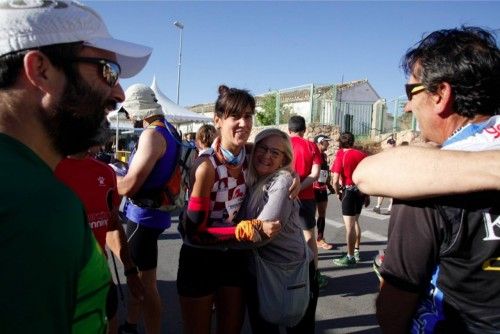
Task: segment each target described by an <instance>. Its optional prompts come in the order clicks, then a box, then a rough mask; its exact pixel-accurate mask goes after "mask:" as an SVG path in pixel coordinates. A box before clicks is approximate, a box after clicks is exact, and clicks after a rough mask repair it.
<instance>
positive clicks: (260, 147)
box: [255, 144, 285, 160]
mask: <svg viewBox="0 0 500 334" xmlns="http://www.w3.org/2000/svg"><path fill="white" fill-rule="evenodd" d="M255 152H256V153H260V154H266V153H267V152H269V153H270V154H271V158H272V159H273V160H275V159H278V158H279V157H280V156H281V155H285V152H283V151H281V150H278V149H277V148H272V147H267V146H266V145H264V144H259V145H257V146H255Z"/></svg>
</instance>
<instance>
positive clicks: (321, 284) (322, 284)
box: [316, 272, 328, 289]
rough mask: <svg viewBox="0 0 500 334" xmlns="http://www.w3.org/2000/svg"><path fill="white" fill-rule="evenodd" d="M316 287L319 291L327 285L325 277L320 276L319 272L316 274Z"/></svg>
mask: <svg viewBox="0 0 500 334" xmlns="http://www.w3.org/2000/svg"><path fill="white" fill-rule="evenodd" d="M316 277H317V280H318V287H319V288H320V289H323V288H325V287H326V286H327V285H328V278H327V277H326V276H325V275H322V274H321V273H320V272H318V274H317V276H316Z"/></svg>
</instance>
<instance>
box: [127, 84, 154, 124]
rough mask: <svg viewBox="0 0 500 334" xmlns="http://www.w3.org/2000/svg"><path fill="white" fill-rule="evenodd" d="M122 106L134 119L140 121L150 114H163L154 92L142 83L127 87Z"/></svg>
mask: <svg viewBox="0 0 500 334" xmlns="http://www.w3.org/2000/svg"><path fill="white" fill-rule="evenodd" d="M122 106H123V108H124V109H125V110H126V111H127V112H128V114H129V116H130V118H131V119H132V120H134V121H142V120H144V119H146V118H148V117H151V116H155V115H163V110H162V108H161V105H160V104H159V103H158V100H157V99H156V96H155V92H154V91H153V90H152V89H151V88H150V87H148V86H146V85H143V84H135V85H132V86H130V87H129V88H127V90H126V91H125V101H123V104H122Z"/></svg>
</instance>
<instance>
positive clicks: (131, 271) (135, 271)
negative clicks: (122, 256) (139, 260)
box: [123, 267, 139, 277]
mask: <svg viewBox="0 0 500 334" xmlns="http://www.w3.org/2000/svg"><path fill="white" fill-rule="evenodd" d="M138 273H139V269H137V267H132V268H129V269H127V270H125V272H124V273H123V274H124V275H125V277H128V276H130V275H136V274H138Z"/></svg>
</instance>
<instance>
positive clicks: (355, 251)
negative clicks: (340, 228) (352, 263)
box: [354, 249, 361, 263]
mask: <svg viewBox="0 0 500 334" xmlns="http://www.w3.org/2000/svg"><path fill="white" fill-rule="evenodd" d="M354 259H355V260H356V263H358V262H359V261H361V257H360V256H359V249H355V250H354Z"/></svg>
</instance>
